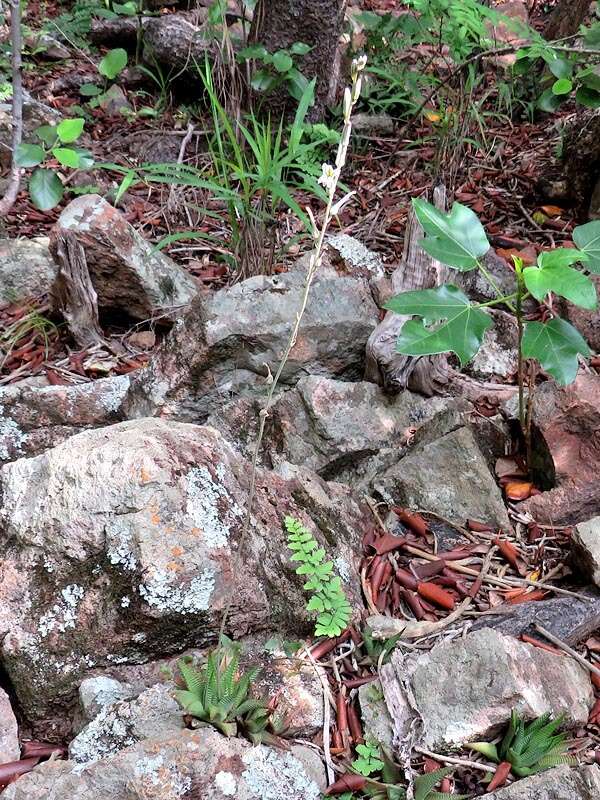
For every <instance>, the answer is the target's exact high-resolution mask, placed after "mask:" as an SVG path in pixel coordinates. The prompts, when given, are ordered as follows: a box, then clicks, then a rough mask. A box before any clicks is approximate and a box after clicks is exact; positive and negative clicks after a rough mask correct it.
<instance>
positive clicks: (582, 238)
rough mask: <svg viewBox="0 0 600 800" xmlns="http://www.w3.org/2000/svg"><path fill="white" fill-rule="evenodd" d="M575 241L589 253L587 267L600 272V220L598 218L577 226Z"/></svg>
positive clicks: (591, 270) (581, 248)
mask: <svg viewBox="0 0 600 800" xmlns="http://www.w3.org/2000/svg"><path fill="white" fill-rule="evenodd" d="M573 241H574V242H575V244H576V245H577V247H578V248H579V249H580V250H582V251H583V252H584V253H585V254H586V255H587V257H588V260H587V262H586V267H587V269H589V270H590V272H595V273H600V220H598V219H596V220H593V221H592V222H588V223H587V224H586V225H579V226H578V227H577V228H575V230H574V231H573Z"/></svg>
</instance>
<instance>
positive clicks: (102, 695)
mask: <svg viewBox="0 0 600 800" xmlns="http://www.w3.org/2000/svg"><path fill="white" fill-rule="evenodd" d="M132 696H133V690H132V688H131V686H129V685H128V684H125V683H121V681H117V680H115V679H114V678H109V677H107V676H106V675H98V676H97V677H94V678H85V680H83V681H81V685H80V687H79V707H80V709H81V713H82V717H83V720H84V721H85V722H91V721H92V720H94V719H95V718H96V717H97V716H98V714H99V713H100V712H101V711H102V710H103V709H104V708H106V707H107V706H112V705H113V703H118V702H119V700H129V699H130V698H131V697H132Z"/></svg>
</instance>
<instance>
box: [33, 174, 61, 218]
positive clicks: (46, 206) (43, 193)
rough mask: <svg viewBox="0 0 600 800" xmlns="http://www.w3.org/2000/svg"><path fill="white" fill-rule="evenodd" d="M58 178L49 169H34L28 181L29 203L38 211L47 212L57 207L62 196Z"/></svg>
mask: <svg viewBox="0 0 600 800" xmlns="http://www.w3.org/2000/svg"><path fill="white" fill-rule="evenodd" d="M63 192H64V189H63V185H62V183H61V181H60V178H59V177H58V175H57V174H56V172H53V171H52V170H51V169H40V168H38V169H36V170H35V172H34V173H33V175H32V176H31V178H30V180H29V195H30V197H31V202H32V203H33V205H34V206H35V207H36V208H39V209H40V211H49V210H50V209H51V208H54V206H56V205H58V203H60V201H61V200H62V196H63Z"/></svg>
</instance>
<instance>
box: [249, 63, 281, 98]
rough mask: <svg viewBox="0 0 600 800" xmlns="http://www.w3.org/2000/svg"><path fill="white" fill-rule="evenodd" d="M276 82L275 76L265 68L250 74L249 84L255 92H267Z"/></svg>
mask: <svg viewBox="0 0 600 800" xmlns="http://www.w3.org/2000/svg"><path fill="white" fill-rule="evenodd" d="M276 84H277V78H276V77H275V76H274V75H269V73H268V72H267V70H266V69H258V70H256V72H255V73H254V75H253V76H252V80H251V81H250V85H251V86H252V88H253V89H254V90H255V91H256V92H268V91H270V90H271V89H272V88H273V87H274V86H275V85H276Z"/></svg>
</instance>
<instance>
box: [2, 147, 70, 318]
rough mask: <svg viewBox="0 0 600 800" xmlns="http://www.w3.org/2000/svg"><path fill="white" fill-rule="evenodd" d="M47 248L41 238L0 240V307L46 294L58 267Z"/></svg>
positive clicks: (47, 242)
mask: <svg viewBox="0 0 600 800" xmlns="http://www.w3.org/2000/svg"><path fill="white" fill-rule="evenodd" d="M0 150H1V148H0ZM48 245H49V240H48V239H47V238H46V237H45V236H39V237H37V238H35V239H0V306H3V305H7V304H9V303H20V302H21V301H23V300H26V299H27V298H30V297H37V296H38V295H41V294H47V293H48V292H49V291H50V289H51V288H52V284H53V283H54V280H55V278H56V273H57V271H58V267H57V265H56V264H55V263H54V259H53V258H52V256H51V255H50V250H49V247H48Z"/></svg>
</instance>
